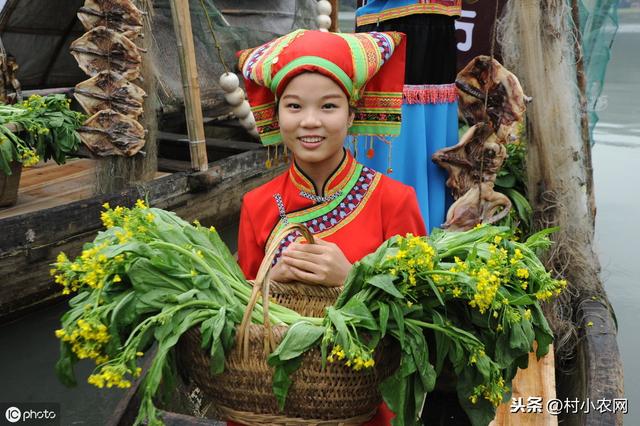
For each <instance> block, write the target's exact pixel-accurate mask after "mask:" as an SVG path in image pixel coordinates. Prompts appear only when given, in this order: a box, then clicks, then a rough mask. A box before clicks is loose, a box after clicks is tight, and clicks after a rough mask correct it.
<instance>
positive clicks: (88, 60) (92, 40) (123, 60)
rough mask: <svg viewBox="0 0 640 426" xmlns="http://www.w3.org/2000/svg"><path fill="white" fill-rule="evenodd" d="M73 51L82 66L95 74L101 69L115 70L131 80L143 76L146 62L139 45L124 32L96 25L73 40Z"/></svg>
mask: <svg viewBox="0 0 640 426" xmlns="http://www.w3.org/2000/svg"><path fill="white" fill-rule="evenodd" d="M70 50H71V54H72V55H73V56H74V57H75V58H76V61H78V65H79V66H80V68H81V69H82V70H83V71H84V72H85V73H87V75H89V76H91V77H93V76H94V75H96V74H98V73H99V72H100V71H114V72H117V73H119V74H120V75H122V76H123V77H124V78H126V79H127V80H129V81H132V80H135V79H136V78H138V77H139V76H140V64H141V62H142V60H141V57H140V53H139V52H138V48H137V47H136V45H135V44H134V43H133V42H132V41H131V40H129V39H128V38H127V37H125V36H123V35H122V34H120V33H118V32H116V31H114V30H110V29H108V28H106V27H96V28H94V29H92V30H91V31H89V32H87V33H85V34H84V35H83V36H82V37H80V38H79V39H77V40H75V41H74V42H73V43H71V47H70Z"/></svg>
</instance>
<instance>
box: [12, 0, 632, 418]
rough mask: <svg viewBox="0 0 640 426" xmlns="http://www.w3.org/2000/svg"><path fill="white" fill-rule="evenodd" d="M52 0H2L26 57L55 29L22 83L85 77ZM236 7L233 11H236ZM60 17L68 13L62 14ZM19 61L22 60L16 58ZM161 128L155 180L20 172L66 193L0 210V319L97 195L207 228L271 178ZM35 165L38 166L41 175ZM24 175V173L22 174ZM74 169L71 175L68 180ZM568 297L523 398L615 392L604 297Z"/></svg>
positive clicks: (218, 111) (39, 297) (235, 150)
mask: <svg viewBox="0 0 640 426" xmlns="http://www.w3.org/2000/svg"><path fill="white" fill-rule="evenodd" d="M53 3H54V2H49V1H46V0H32V1H30V2H27V1H22V0H8V1H7V5H6V7H5V9H4V10H3V12H2V14H1V15H0V36H1V37H2V38H3V41H4V43H5V45H6V46H11V45H12V42H13V43H15V44H14V46H15V47H16V49H18V50H17V51H16V52H14V54H16V55H24V57H26V56H31V57H32V58H34V57H36V56H37V55H34V52H33V51H32V50H31V49H32V48H31V47H29V46H26V47H25V45H24V44H23V43H25V41H24V40H28V42H29V43H31V46H39V45H42V46H48V45H50V44H46V43H40V41H41V40H44V39H50V38H51V36H52V35H55V36H58V37H59V38H58V40H57V42H55V43H54V46H53V48H52V49H49V50H50V52H45V53H47V55H41V56H43V58H41V60H38V61H35V60H32V61H30V63H31V64H36V65H38V66H39V67H40V70H39V71H36V72H30V73H29V75H30V76H32V78H31V79H30V80H23V84H25V87H27V88H28V87H31V88H36V87H37V88H52V89H51V90H52V91H60V90H62V91H65V90H67V91H68V90H69V89H68V88H69V87H70V86H73V85H74V84H75V83H77V82H78V81H80V80H81V79H83V78H84V76H83V75H82V74H81V73H79V72H75V71H78V70H77V69H76V68H77V67H75V66H70V65H69V58H68V57H67V58H65V57H64V54H63V53H64V52H65V46H66V45H68V43H69V41H70V40H73V39H74V38H77V37H78V36H79V35H81V33H82V31H81V29H80V28H79V26H78V24H77V22H76V21H75V20H74V19H75V18H74V16H75V12H76V11H77V9H78V8H79V7H80V6H81V5H82V3H83V1H82V0H73V1H69V2H64V3H65V4H64V5H60V4H58V3H59V2H55V3H56V4H55V5H54V4H53ZM53 7H56V8H57V13H49V14H46V13H43V12H42V11H44V10H47V9H51V8H53ZM234 13H235V12H234ZM13 14H15V15H16V16H29V15H33V16H38V15H39V14H40V15H42V16H49V15H50V16H58V17H59V18H60V22H59V23H58V25H57V28H55V29H46V28H40V26H39V24H37V23H36V24H34V25H32V28H28V26H27V25H26V24H24V23H23V24H22V25H21V26H19V27H18V26H15V27H12V21H11V16H12V15H13ZM238 15H239V14H238V13H236V16H238ZM253 15H255V14H253ZM64 17H66V18H67V19H63V18H64ZM273 18H274V16H273V15H271V16H269V19H273ZM63 21H64V22H63ZM12 29H13V30H12ZM25 32H27V33H30V35H31V36H32V38H28V37H24V33H25ZM476 33H486V31H484V32H481V31H477V32H476ZM164 41H165V42H166V40H164ZM21 46H22V47H21ZM41 53H42V52H41ZM67 56H68V55H67ZM18 62H19V63H20V62H22V61H21V60H20V57H18ZM24 62H28V61H24ZM69 69H72V70H74V72H75V74H74V73H73V72H71V73H70V72H69V71H68V70H69ZM174 71H175V70H174ZM170 72H171V70H163V71H162V73H163V75H164V74H166V75H168V74H169V73H170ZM203 80H206V78H204V79H203ZM60 88H62V89H60ZM221 99H222V95H221V93H219V92H215V91H210V92H206V91H203V100H202V105H203V108H205V110H207V111H209V114H210V117H211V118H212V119H214V120H215V119H217V118H219V116H221V115H224V113H225V110H224V109H223V104H222V103H221ZM161 112H162V114H164V117H165V118H166V119H175V118H180V117H181V116H182V107H181V105H180V103H168V104H165V105H164V106H163V108H162V111H161ZM226 112H228V108H227V110H226ZM165 130H170V131H172V132H174V133H173V134H170V133H165V134H162V133H161V134H159V135H158V138H159V140H160V141H161V142H162V143H161V154H162V155H164V157H162V155H161V158H160V159H159V164H160V173H159V174H158V175H157V176H156V178H155V179H153V180H151V181H149V182H147V183H146V184H144V185H143V186H140V187H132V188H128V189H125V190H123V191H120V192H117V193H113V194H108V195H102V196H91V195H89V193H88V192H84V193H83V192H82V191H83V187H82V185H85V186H86V185H89V184H90V182H88V179H89V178H90V176H91V165H90V164H89V163H88V161H89V160H80V161H79V162H72V163H70V164H68V165H67V166H63V167H64V168H60V169H59V171H65V175H64V176H62V177H60V179H59V180H58V182H47V183H50V184H52V185H45V184H44V183H45V182H43V180H54V179H51V176H52V175H51V174H50V173H51V171H50V170H49V169H46V170H43V169H40V170H38V169H35V170H33V174H34V175H35V176H26V178H29V179H32V178H33V184H32V185H27V186H26V187H25V188H24V192H23V193H24V195H25V197H26V196H28V195H29V194H32V195H34V196H35V194H36V193H37V192H38V191H41V193H42V191H44V192H45V196H46V191H50V192H49V194H51V193H52V192H58V190H57V189H56V185H61V187H63V188H67V189H65V190H64V194H65V197H66V196H67V195H68V196H70V197H71V198H70V199H66V200H64V201H65V202H64V203H57V202H56V201H55V200H56V199H58V200H59V198H57V197H51V198H50V199H48V200H42V199H39V200H38V202H42V203H43V204H41V205H40V206H39V207H38V206H37V205H36V204H33V205H32V207H33V208H31V209H24V210H20V208H21V207H20V206H17V207H16V210H13V211H12V212H11V211H9V210H4V211H0V229H1V230H2V233H1V235H2V238H1V239H0V276H2V277H11V280H6V281H5V282H4V283H2V285H0V322H2V321H5V320H8V319H9V318H11V317H15V316H18V315H21V314H23V313H24V312H25V311H27V310H30V309H35V308H37V307H39V306H41V305H42V304H43V303H48V302H50V301H53V300H56V299H58V298H59V297H60V295H59V291H58V289H57V288H56V287H55V284H53V283H52V282H51V281H50V280H49V278H48V269H49V264H50V263H51V262H52V261H53V259H54V258H55V254H56V253H58V252H59V251H61V250H64V251H65V252H68V253H70V254H75V253H78V251H79V249H80V247H81V246H82V244H84V243H85V242H86V241H90V240H92V239H93V237H94V236H95V233H96V232H97V231H99V230H100V229H101V224H100V222H99V219H98V218H99V212H100V210H101V206H102V204H103V203H105V202H109V203H110V204H112V205H116V204H131V203H133V202H134V201H135V199H137V198H146V199H147V200H148V201H149V202H150V203H151V204H152V205H154V206H158V207H161V208H165V209H169V210H173V211H176V212H177V213H178V214H179V215H181V216H182V217H184V218H185V219H188V220H191V219H195V218H199V219H200V220H201V221H203V223H204V222H205V221H207V220H213V218H215V224H216V226H218V227H219V228H221V227H225V226H228V225H230V224H231V223H233V221H234V220H235V218H236V217H237V213H238V208H239V203H240V196H241V194H243V193H244V192H246V191H247V190H249V189H251V188H252V187H254V186H256V185H259V184H260V183H262V182H264V181H266V180H268V179H270V178H271V177H272V176H273V175H274V174H276V173H279V172H280V170H281V169H278V168H274V169H270V170H266V169H264V167H263V165H264V162H265V160H266V158H267V153H266V151H265V150H264V149H261V148H259V147H258V145H256V144H251V143H247V142H243V141H228V140H227V141H221V140H218V139H210V140H207V145H208V147H209V158H211V159H212V160H213V161H212V162H211V163H210V164H209V170H208V171H206V172H199V173H191V172H188V171H186V170H187V169H189V164H188V162H186V161H184V160H185V158H181V157H180V154H184V153H186V150H184V149H183V148H184V146H182V147H181V145H180V144H183V143H184V142H181V140H182V139H184V138H185V136H184V135H182V134H180V133H181V131H180V129H178V128H173V129H165ZM182 133H183V131H182ZM163 150H165V152H163ZM67 172H68V174H66V173H67ZM38 173H42V175H41V177H40V179H39V178H38V176H37V175H38ZM44 173H46V174H44ZM29 174H31V173H30V172H28V173H27V175H29ZM73 174H75V175H76V176H75V178H73V179H72V175H73ZM42 176H44V178H42ZM83 179H84V180H83ZM29 187H30V188H29ZM70 187H71V188H70ZM58 188H60V187H58ZM29 191H32V192H30V193H29ZM38 198H40V196H38ZM62 198H64V197H62ZM47 203H49V204H47ZM23 207H24V206H23ZM574 305H575V306H574V310H575V312H576V315H575V318H577V321H578V324H577V325H578V326H579V327H580V328H579V330H580V331H581V336H580V337H581V339H580V341H579V344H578V346H577V348H576V351H575V353H574V358H573V364H572V367H573V368H567V369H562V370H559V369H556V370H555V372H554V373H552V372H550V371H551V370H550V369H549V364H550V363H549V361H550V360H549V359H547V360H545V362H543V363H542V364H541V365H540V366H537V367H536V368H534V369H532V370H528V371H527V376H528V377H527V378H525V379H523V380H524V382H523V383H524V384H523V385H522V386H519V387H518V388H515V387H514V392H521V393H520V394H521V395H522V396H523V397H525V398H526V397H529V396H547V397H550V396H551V395H553V394H554V393H555V397H556V398H558V399H560V400H564V399H565V398H569V399H574V398H576V399H578V400H579V401H597V400H603V399H605V400H609V401H611V400H613V399H614V398H618V397H619V396H620V395H621V391H622V367H621V361H620V356H619V353H618V348H617V343H616V325H615V321H614V319H613V315H612V313H611V309H610V307H609V306H608V304H607V303H606V302H605V301H599V300H592V299H590V298H588V299H584V300H580V301H578V302H576V303H575V304H574ZM532 365H533V363H532ZM538 367H539V368H538ZM565 370H566V371H567V372H566V371H565ZM525 385H526V388H525ZM139 397H140V395H139V393H138V387H137V384H136V385H134V386H133V387H132V388H131V389H129V390H128V391H127V393H126V394H125V396H124V397H123V399H122V400H121V401H120V404H119V406H118V408H117V409H116V411H115V412H114V414H113V416H112V418H111V419H110V422H109V424H110V425H112V426H115V425H129V424H132V422H133V419H134V418H135V415H136V413H137V408H138V404H139ZM430 398H432V399H431V404H430V405H431V406H437V407H439V408H440V409H439V410H438V411H437V412H436V411H435V410H434V413H433V424H465V419H462V418H460V410H459V407H458V406H457V404H455V397H453V398H452V397H451V395H450V394H445V393H441V394H438V393H437V392H434V393H433V394H432V395H431V396H430ZM452 401H453V403H452ZM164 408H165V411H163V418H164V421H165V423H166V424H169V425H174V424H175V425H177V424H180V425H215V424H219V422H216V421H215V420H210V419H202V418H199V417H196V416H193V415H192V413H188V412H187V410H186V407H184V406H183V407H181V406H171V407H169V406H166V407H164ZM500 410H501V411H500V412H501V414H499V416H502V417H501V418H500V417H499V418H498V420H497V422H496V423H497V424H498V425H507V424H513V425H516V424H518V425H525V424H535V425H539V424H549V425H551V424H556V423H555V422H554V418H553V417H550V416H544V419H542V417H539V416H537V415H533V414H529V415H525V416H521V417H514V416H511V415H507V414H508V413H507V411H509V405H504V406H502V407H501V409H500ZM452 418H453V419H454V420H455V421H454V420H452ZM557 420H559V421H561V422H562V423H563V424H569V425H574V424H575V425H578V424H580V425H582V424H586V425H615V424H621V422H622V414H621V413H613V412H604V413H594V412H592V413H589V414H585V413H576V414H569V413H563V414H562V415H561V416H559V418H558V419H557Z"/></svg>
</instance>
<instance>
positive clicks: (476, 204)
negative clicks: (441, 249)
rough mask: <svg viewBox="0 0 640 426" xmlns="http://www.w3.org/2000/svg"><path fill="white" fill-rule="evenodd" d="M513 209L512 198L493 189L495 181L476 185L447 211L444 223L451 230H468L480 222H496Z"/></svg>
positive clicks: (444, 226)
mask: <svg viewBox="0 0 640 426" xmlns="http://www.w3.org/2000/svg"><path fill="white" fill-rule="evenodd" d="M509 210H511V200H509V197H507V196H506V195H504V194H502V193H500V192H496V191H494V190H493V182H483V183H482V184H480V185H478V184H476V185H474V186H473V187H472V188H471V189H470V190H469V191H467V192H466V193H465V194H464V195H463V196H462V197H460V198H459V199H458V200H456V202H455V203H453V204H452V205H451V207H450V208H449V211H447V221H446V222H445V223H444V225H442V227H443V228H444V229H447V230H450V231H466V230H468V229H471V228H473V227H474V226H476V225H477V224H479V223H496V222H497V221H499V220H500V219H502V218H503V217H505V216H506V215H507V214H508V213H509Z"/></svg>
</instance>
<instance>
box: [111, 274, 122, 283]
mask: <svg viewBox="0 0 640 426" xmlns="http://www.w3.org/2000/svg"><path fill="white" fill-rule="evenodd" d="M120 281H122V278H120V275H118V274H115V275H114V276H113V282H114V283H119V282H120Z"/></svg>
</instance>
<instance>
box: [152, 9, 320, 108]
mask: <svg viewBox="0 0 640 426" xmlns="http://www.w3.org/2000/svg"><path fill="white" fill-rule="evenodd" d="M189 7H190V10H191V26H192V28H193V39H194V46H195V51H196V62H197V66H198V78H199V81H200V95H201V98H202V104H203V107H204V108H205V109H207V108H208V109H211V108H213V109H216V112H218V113H221V111H220V110H218V109H229V108H228V107H227V106H226V104H225V103H224V100H223V99H222V94H223V92H222V91H221V89H220V88H219V86H218V79H219V77H220V75H221V74H222V73H224V72H225V71H226V69H229V70H230V71H235V69H236V63H237V60H236V52H237V51H238V50H242V49H246V48H248V47H255V46H258V45H260V44H262V43H265V42H267V41H269V40H271V39H273V38H275V37H278V36H280V35H283V34H286V33H288V32H291V31H293V30H295V29H298V28H317V25H316V23H315V16H316V9H315V7H316V1H315V0H262V1H259V2H256V1H254V0H215V1H213V0H189ZM209 21H210V22H211V26H210V25H209ZM212 29H213V33H212ZM214 34H215V37H214ZM152 36H153V39H154V43H153V44H154V52H153V61H154V66H155V67H156V70H157V75H158V76H159V81H158V83H159V94H160V101H161V104H162V107H163V110H164V111H167V110H172V109H176V108H177V109H179V108H180V106H181V105H182V104H183V92H182V80H181V77H180V63H179V60H178V53H177V49H176V38H175V34H174V29H173V23H172V17H171V6H170V2H169V0H156V1H155V2H154V16H153V34H152ZM216 45H218V46H219V47H220V51H218V49H217V48H216Z"/></svg>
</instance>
